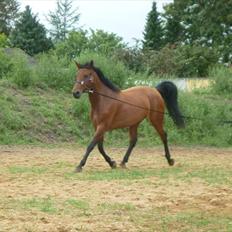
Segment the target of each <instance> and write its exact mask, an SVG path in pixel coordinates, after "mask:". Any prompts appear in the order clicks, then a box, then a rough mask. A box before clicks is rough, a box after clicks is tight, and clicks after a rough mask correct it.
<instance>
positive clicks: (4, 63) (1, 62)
mask: <svg viewBox="0 0 232 232" xmlns="http://www.w3.org/2000/svg"><path fill="white" fill-rule="evenodd" d="M11 68H12V62H11V60H10V58H9V57H8V56H7V55H6V54H5V52H4V50H3V49H1V50H0V79H2V78H3V77H5V76H6V75H7V73H8V72H10V71H11Z"/></svg>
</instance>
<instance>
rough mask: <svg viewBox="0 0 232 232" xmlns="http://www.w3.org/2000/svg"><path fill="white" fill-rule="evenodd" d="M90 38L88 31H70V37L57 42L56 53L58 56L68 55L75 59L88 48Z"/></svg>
mask: <svg viewBox="0 0 232 232" xmlns="http://www.w3.org/2000/svg"><path fill="white" fill-rule="evenodd" d="M87 43H88V38H87V32H86V31H82V30H81V31H73V32H70V33H69V35H68V38H67V39H66V40H65V41H64V42H59V43H57V44H56V49H55V53H56V54H57V55H58V57H64V56H67V57H68V58H69V59H74V58H75V57H77V56H79V55H80V53H81V52H82V51H84V50H86V48H87Z"/></svg>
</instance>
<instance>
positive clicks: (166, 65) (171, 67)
mask: <svg viewBox="0 0 232 232" xmlns="http://www.w3.org/2000/svg"><path fill="white" fill-rule="evenodd" d="M143 63H144V65H145V66H147V69H148V70H149V73H150V74H153V75H160V76H163V75H166V74H168V75H176V74H177V70H178V64H177V61H176V50H175V49H172V48H170V47H169V46H166V47H164V48H162V49H161V50H160V51H154V50H147V51H146V53H145V54H144V57H143Z"/></svg>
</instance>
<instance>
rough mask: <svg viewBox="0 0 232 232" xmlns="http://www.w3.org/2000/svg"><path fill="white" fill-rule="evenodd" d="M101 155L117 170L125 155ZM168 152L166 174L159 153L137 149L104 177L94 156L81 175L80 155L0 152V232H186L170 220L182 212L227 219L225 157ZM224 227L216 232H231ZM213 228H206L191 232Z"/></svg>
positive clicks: (231, 152)
mask: <svg viewBox="0 0 232 232" xmlns="http://www.w3.org/2000/svg"><path fill="white" fill-rule="evenodd" d="M107 150H108V151H109V154H111V156H112V157H113V159H114V160H115V161H116V162H117V163H119V162H120V160H121V159H122V154H123V153H124V152H125V149H122V148H120V149H119V148H115V149H107ZM171 151H172V155H173V158H174V159H175V160H176V163H175V166H174V167H168V165H167V162H166V160H165V158H164V157H163V149H162V148H149V149H141V148H137V149H135V151H134V152H133V154H132V157H131V159H130V161H129V164H128V169H127V170H122V169H118V170H116V171H112V170H111V169H110V168H109V166H108V165H107V164H106V163H105V161H104V160H103V158H102V157H101V156H100V154H99V153H98V151H97V150H94V152H93V154H92V155H91V156H90V157H89V160H88V162H87V165H86V167H85V168H84V170H83V172H82V173H79V174H75V173H73V170H74V168H75V165H76V164H78V162H79V161H80V158H81V157H82V154H83V152H84V149H83V148H78V147H65V148H63V147H62V148H60V147H59V148H40V147H22V146H17V147H6V146H2V147H0V196H1V198H0V232H5V231H19V232H20V231H28V232H29V231H36V232H37V231H48V232H50V231H59V232H66V231H67V232H68V231H187V230H188V231H189V228H190V229H191V223H190V222H186V223H183V221H181V220H179V219H178V218H177V219H176V217H177V216H178V217H180V215H182V213H183V212H184V213H186V214H188V213H189V215H191V214H193V215H199V214H201V215H203V216H202V217H203V218H205V217H207V215H210V217H213V218H214V217H216V218H217V217H218V218H219V220H220V218H225V217H228V218H230V215H231V216H232V184H230V181H231V182H232V177H231V179H230V176H229V174H230V173H229V174H228V172H229V171H230V170H231V173H232V149H214V148H181V147H173V148H172V149H171ZM208 169H209V170H211V171H212V170H219V171H220V170H224V169H225V170H226V171H225V178H226V179H223V177H221V175H224V172H221V171H220V173H216V174H214V172H213V171H212V172H211V171H210V172H209V174H207V173H204V171H206V172H207V170H208ZM198 170H199V173H200V174H199V176H198ZM143 173H145V174H144V175H143ZM193 173H194V175H193ZM207 175H209V176H207ZM212 175H215V178H216V179H215V181H214V178H213V177H212ZM217 178H219V179H217ZM166 214H167V215H169V216H168V219H167V218H166V219H167V220H166V221H164V218H165V217H166ZM173 217H174V219H173ZM197 217H198V216H197ZM170 220H173V222H170ZM228 225H230V222H227V226H226V227H225V228H223V227H220V228H222V230H221V231H232V230H228ZM193 227H194V228H195V227H196V226H195V225H194V226H193ZM214 227H215V224H214V223H213V224H212V228H211V225H210V223H209V224H207V225H206V226H205V225H204V226H202V228H203V229H199V230H192V231H213V229H214ZM199 228H201V227H199ZM204 228H205V229H204ZM218 228H219V227H218ZM231 228H232V221H231ZM210 229H212V230H210ZM215 231H217V230H215Z"/></svg>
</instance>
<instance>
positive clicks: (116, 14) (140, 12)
mask: <svg viewBox="0 0 232 232" xmlns="http://www.w3.org/2000/svg"><path fill="white" fill-rule="evenodd" d="M18 1H19V2H20V4H21V10H24V9H25V6H26V5H30V7H31V8H32V12H33V13H34V14H38V17H39V19H40V22H41V23H42V24H44V25H45V26H46V27H48V24H47V21H46V17H45V15H48V12H49V11H55V9H56V0H18ZM152 2H153V1H152V0H73V7H78V9H79V10H78V13H80V14H81V15H80V21H79V25H80V26H83V28H84V29H89V28H92V29H103V30H104V31H107V32H113V33H115V34H117V35H118V36H121V37H122V38H123V40H124V41H125V42H128V43H130V44H133V41H134V40H133V38H136V39H142V38H143V31H144V26H145V23H146V17H147V14H148V12H149V11H150V10H151V7H152ZM170 2H172V0H156V3H157V7H158V10H159V11H161V10H162V6H163V5H165V4H167V3H170Z"/></svg>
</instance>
